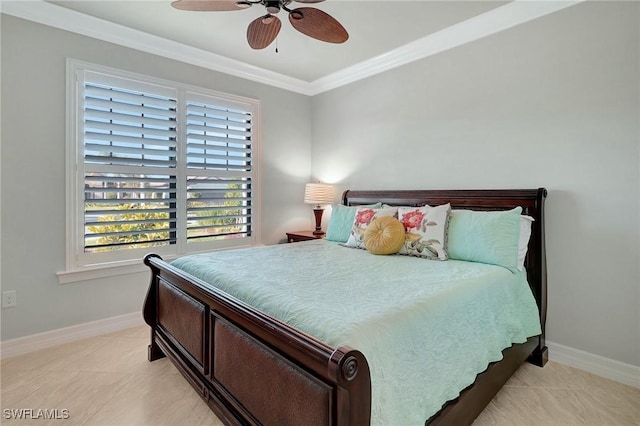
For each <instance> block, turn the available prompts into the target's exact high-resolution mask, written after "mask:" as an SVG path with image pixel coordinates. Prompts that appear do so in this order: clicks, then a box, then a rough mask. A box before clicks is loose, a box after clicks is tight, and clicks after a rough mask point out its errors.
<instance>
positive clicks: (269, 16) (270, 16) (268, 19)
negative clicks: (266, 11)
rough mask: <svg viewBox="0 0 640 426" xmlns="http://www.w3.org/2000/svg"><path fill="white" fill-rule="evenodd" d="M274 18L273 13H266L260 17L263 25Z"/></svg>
mask: <svg viewBox="0 0 640 426" xmlns="http://www.w3.org/2000/svg"><path fill="white" fill-rule="evenodd" d="M274 19H276V17H275V16H273V15H266V16H263V17H262V23H263V24H265V25H269V24H270V23H272V22H273V20H274Z"/></svg>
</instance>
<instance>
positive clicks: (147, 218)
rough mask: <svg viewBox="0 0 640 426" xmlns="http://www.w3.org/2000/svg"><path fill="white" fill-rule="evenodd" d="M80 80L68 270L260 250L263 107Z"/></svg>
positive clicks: (108, 79)
mask: <svg viewBox="0 0 640 426" xmlns="http://www.w3.org/2000/svg"><path fill="white" fill-rule="evenodd" d="M74 73H75V76H76V83H77V96H76V97H75V102H76V107H75V108H74V109H73V110H74V111H75V114H76V116H75V119H74V122H75V123H77V126H78V130H77V136H76V138H77V142H76V145H75V147H76V148H75V151H76V154H74V157H75V158H76V159H77V166H76V167H74V171H73V175H74V176H75V177H74V181H75V182H76V188H78V193H77V197H75V198H74V199H75V200H77V202H76V203H77V204H76V207H75V208H76V209H77V210H76V211H77V213H78V214H77V215H76V214H75V213H71V216H74V217H76V219H75V220H74V223H75V225H74V227H75V228H74V229H75V230H74V231H73V232H72V234H73V235H74V238H73V241H75V243H74V244H75V245H74V246H73V250H72V251H73V252H74V253H75V254H74V257H75V260H76V261H75V262H72V263H73V265H72V266H71V267H70V268H73V267H83V266H85V265H92V264H97V263H104V262H112V261H119V260H127V259H139V258H140V257H141V253H142V254H144V253H148V252H157V253H160V254H164V255H166V254H182V253H187V252H190V251H202V250H207V249H215V248H226V247H233V246H239V245H247V244H251V243H254V242H255V239H254V234H255V225H254V223H253V222H252V218H253V217H254V215H255V212H256V206H255V202H254V197H255V191H256V188H255V185H256V182H255V175H256V168H255V158H257V157H256V145H255V134H254V131H255V130H254V124H255V123H254V121H255V115H256V111H257V101H252V100H247V99H245V98H237V97H233V96H230V95H222V94H211V93H207V92H206V91H205V90H203V91H202V92H195V91H193V88H186V87H185V88H181V87H180V85H178V84H175V87H172V85H171V84H164V83H171V82H164V81H162V82H160V83H162V84H159V83H158V80H151V79H150V80H147V81H145V80H144V79H132V78H130V75H127V76H126V77H124V76H123V77H121V76H118V75H113V74H107V73H104V72H94V71H92V70H86V69H81V70H75V71H74ZM136 77H137V76H136ZM68 263H69V262H68Z"/></svg>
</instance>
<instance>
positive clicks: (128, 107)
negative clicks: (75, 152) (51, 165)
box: [83, 75, 177, 252]
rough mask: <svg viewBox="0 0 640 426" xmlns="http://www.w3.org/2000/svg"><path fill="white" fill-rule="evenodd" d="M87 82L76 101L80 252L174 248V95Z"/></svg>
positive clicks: (131, 85)
mask: <svg viewBox="0 0 640 426" xmlns="http://www.w3.org/2000/svg"><path fill="white" fill-rule="evenodd" d="M91 77H92V76H91V75H88V76H87V79H86V80H85V81H84V97H83V117H84V119H83V127H84V131H83V135H84V138H83V139H84V146H83V152H84V251H85V252H94V251H96V252H104V251H108V250H120V249H126V248H139V247H145V248H146V247H155V246H163V245H168V244H175V241H176V228H177V223H176V189H175V188H176V185H175V184H176V176H175V169H176V165H177V162H176V149H177V143H176V121H177V99H176V96H175V94H174V96H167V95H162V94H159V92H162V91H163V90H159V88H157V87H153V86H152V87H147V86H146V85H142V84H139V83H132V82H130V81H127V80H121V79H115V78H112V79H106V81H105V78H104V77H102V78H100V77H99V76H95V77H94V78H93V79H92V78H91ZM165 92H166V90H165ZM169 93H171V91H169Z"/></svg>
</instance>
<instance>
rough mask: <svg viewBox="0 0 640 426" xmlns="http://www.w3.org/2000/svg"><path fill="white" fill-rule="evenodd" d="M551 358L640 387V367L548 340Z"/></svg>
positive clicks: (597, 374)
mask: <svg viewBox="0 0 640 426" xmlns="http://www.w3.org/2000/svg"><path fill="white" fill-rule="evenodd" d="M547 347H548V348H549V359H550V360H551V361H555V362H559V363H560V364H564V365H568V366H569V367H574V368H577V369H579V370H584V371H587V372H589V373H592V374H595V375H596V376H601V377H604V378H607V379H611V380H615V381H616V382H620V383H624V384H625V385H629V386H633V387H636V388H640V367H638V366H635V365H631V364H625V363H624V362H620V361H616V360H613V359H610V358H605V357H603V356H600V355H594V354H591V353H589V352H584V351H581V350H579V349H574V348H570V347H568V346H564V345H561V344H558V343H553V342H550V341H548V340H547Z"/></svg>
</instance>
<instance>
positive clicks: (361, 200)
mask: <svg viewBox="0 0 640 426" xmlns="http://www.w3.org/2000/svg"><path fill="white" fill-rule="evenodd" d="M546 197H547V190H546V189H545V188H538V189H469V190H466V189H465V190H398V191H393V190H381V191H354V190H346V191H344V193H343V194H342V203H343V204H344V205H346V206H358V205H361V204H372V203H376V202H382V203H384V204H389V205H392V206H416V207H417V206H423V205H425V204H429V205H432V206H436V205H440V204H446V203H450V204H451V208H452V209H473V210H487V211H488V210H510V209H512V208H514V207H518V206H520V207H522V213H523V214H526V215H529V216H531V217H533V218H534V222H533V224H532V225H531V238H530V239H529V249H528V251H527V257H526V259H525V266H526V268H527V280H528V281H529V285H530V286H531V290H532V292H533V295H534V297H535V299H536V302H537V304H538V309H539V311H540V323H541V325H542V335H541V337H540V339H541V340H540V342H539V346H538V347H539V348H540V350H541V351H542V350H543V348H546V346H545V341H544V329H545V323H546V319H547V258H546V251H545V237H544V200H545V198H546ZM544 351H545V353H540V354H538V355H539V356H546V349H544Z"/></svg>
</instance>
